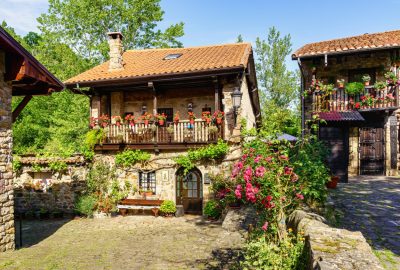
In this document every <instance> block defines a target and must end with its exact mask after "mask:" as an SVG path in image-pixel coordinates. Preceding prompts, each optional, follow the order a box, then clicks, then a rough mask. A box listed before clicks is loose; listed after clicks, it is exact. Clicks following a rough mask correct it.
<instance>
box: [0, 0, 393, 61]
mask: <svg viewBox="0 0 400 270" xmlns="http://www.w3.org/2000/svg"><path fill="white" fill-rule="evenodd" d="M161 6H162V8H163V9H164V11H165V17H164V18H165V20H164V21H163V22H162V23H161V25H160V26H161V27H165V26H167V25H169V24H171V23H175V22H180V21H183V22H184V23H185V36H184V37H183V38H182V39H181V40H182V41H183V43H184V45H185V46H198V45H207V44H220V43H229V42H234V41H235V40H236V37H237V36H238V35H239V34H242V36H243V38H244V40H245V41H249V42H254V41H255V39H256V37H263V38H266V35H267V31H268V28H269V27H271V26H275V27H276V28H277V29H278V30H279V31H280V32H281V33H282V34H290V35H291V37H292V43H293V49H297V48H299V47H301V46H302V45H304V44H306V43H309V42H315V41H321V40H327V39H332V38H339V37H346V36H351V35H359V34H364V33H373V32H380V31H386V30H394V29H400V20H399V15H398V14H399V10H400V0H381V1H376V0H335V1H325V0H324V1H323V0H247V1H243V0H162V1H161ZM46 9H47V0H0V21H2V20H6V22H7V23H8V24H9V25H11V26H12V27H14V28H15V29H16V31H17V32H18V33H19V34H22V35H23V34H26V33H27V32H29V31H37V28H36V26H37V22H36V20H35V18H36V17H38V16H39V14H40V13H42V12H45V11H46ZM16 13H17V14H18V16H16V15H15V14H16ZM294 67H295V64H294V63H292V64H291V68H294Z"/></svg>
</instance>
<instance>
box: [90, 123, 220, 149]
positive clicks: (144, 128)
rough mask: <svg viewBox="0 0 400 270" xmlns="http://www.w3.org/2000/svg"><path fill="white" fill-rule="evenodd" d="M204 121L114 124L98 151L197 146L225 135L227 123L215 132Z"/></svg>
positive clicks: (107, 130)
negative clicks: (163, 123) (224, 127)
mask: <svg viewBox="0 0 400 270" xmlns="http://www.w3.org/2000/svg"><path fill="white" fill-rule="evenodd" d="M210 127H211V125H208V124H207V123H206V122H205V121H203V120H195V122H194V124H190V122H189V121H188V120H182V121H179V122H178V123H166V124H165V125H163V126H160V125H158V124H156V123H149V124H148V125H146V124H144V123H135V124H133V125H129V124H121V125H116V124H111V125H109V126H107V127H106V128H105V131H106V138H105V140H104V142H103V143H102V144H101V145H97V146H96V150H117V149H124V148H131V149H186V148H189V147H193V146H194V145H205V144H209V143H214V142H217V141H218V139H219V138H223V125H219V126H217V128H218V130H215V131H212V128H210Z"/></svg>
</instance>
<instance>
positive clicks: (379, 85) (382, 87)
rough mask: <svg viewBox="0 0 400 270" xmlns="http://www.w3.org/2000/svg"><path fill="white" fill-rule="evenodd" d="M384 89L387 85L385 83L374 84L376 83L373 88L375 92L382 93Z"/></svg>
mask: <svg viewBox="0 0 400 270" xmlns="http://www.w3.org/2000/svg"><path fill="white" fill-rule="evenodd" d="M386 87H387V83H386V82H383V81H378V82H376V83H375V84H374V88H375V89H376V90H377V91H382V90H384V89H386Z"/></svg>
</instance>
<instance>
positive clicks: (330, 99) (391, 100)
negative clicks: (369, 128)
mask: <svg viewBox="0 0 400 270" xmlns="http://www.w3.org/2000/svg"><path fill="white" fill-rule="evenodd" d="M398 106H399V87H398V86H388V87H387V89H384V90H380V91H378V90H376V89H375V88H374V87H373V86H366V87H365V89H364V93H362V94H358V95H354V96H350V95H348V94H346V93H345V90H344V89H343V88H336V89H335V90H334V91H333V93H332V94H326V93H323V92H321V91H315V92H314V93H313V94H312V110H313V111H314V112H323V111H327V112H329V111H352V110H359V111H371V110H387V109H393V110H394V109H397V107H398Z"/></svg>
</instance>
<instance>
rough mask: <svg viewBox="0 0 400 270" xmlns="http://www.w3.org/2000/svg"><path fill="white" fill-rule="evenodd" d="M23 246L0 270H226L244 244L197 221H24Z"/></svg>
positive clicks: (0, 257) (6, 256)
mask: <svg viewBox="0 0 400 270" xmlns="http://www.w3.org/2000/svg"><path fill="white" fill-rule="evenodd" d="M23 241H24V248H22V249H19V250H16V251H13V252H6V253H3V254H0V269H24V270H25V269H35V270H36V269H146V270H147V269H225V268H228V267H229V266H227V262H228V261H229V262H230V263H234V262H235V256H236V255H237V254H238V249H239V248H240V247H241V246H242V243H243V239H242V238H241V236H240V235H239V234H238V233H228V232H226V231H225V230H223V229H222V228H221V225H220V224H213V223H209V222H204V221H203V220H202V219H201V218H200V217H197V216H186V217H182V218H162V217H158V218H154V217H151V216H127V217H115V218H110V219H78V220H58V221H25V222H23ZM236 260H237V259H236Z"/></svg>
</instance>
